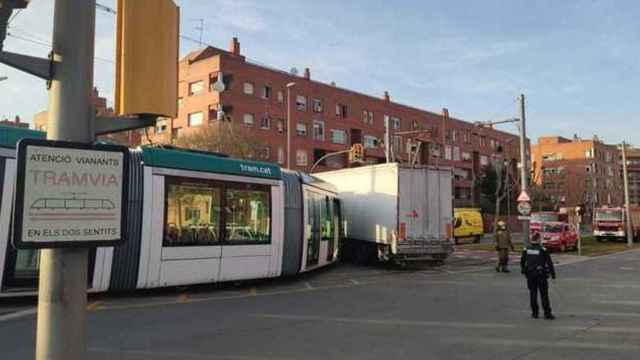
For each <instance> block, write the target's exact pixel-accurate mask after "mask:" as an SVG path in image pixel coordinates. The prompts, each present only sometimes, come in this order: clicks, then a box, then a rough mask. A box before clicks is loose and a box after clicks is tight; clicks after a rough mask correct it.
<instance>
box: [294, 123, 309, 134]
mask: <svg viewBox="0 0 640 360" xmlns="http://www.w3.org/2000/svg"><path fill="white" fill-rule="evenodd" d="M296 134H298V136H307V124H305V123H298V124H297V125H296Z"/></svg>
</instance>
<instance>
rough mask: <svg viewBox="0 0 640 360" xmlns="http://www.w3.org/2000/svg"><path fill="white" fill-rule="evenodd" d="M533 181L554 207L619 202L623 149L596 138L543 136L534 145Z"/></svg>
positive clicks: (612, 204) (620, 199)
mask: <svg viewBox="0 0 640 360" xmlns="http://www.w3.org/2000/svg"><path fill="white" fill-rule="evenodd" d="M531 159H532V163H533V168H534V176H533V181H534V182H535V183H536V184H537V185H539V186H540V188H541V189H542V192H543V193H544V194H545V195H546V196H547V197H548V199H549V201H550V203H551V205H552V206H554V207H562V206H568V207H575V206H577V205H579V204H585V205H586V208H587V210H588V211H590V210H591V208H592V207H593V206H603V205H611V206H619V205H622V204H623V199H624V189H623V185H622V179H621V177H620V168H621V161H620V151H619V150H618V148H617V147H616V146H615V145H607V144H604V143H602V142H601V141H599V140H598V139H597V138H595V137H594V139H591V140H585V139H580V138H578V137H577V136H575V137H574V138H573V139H566V138H563V137H559V136H551V137H541V138H539V139H538V143H537V144H535V145H532V146H531Z"/></svg>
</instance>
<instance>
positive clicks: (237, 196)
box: [0, 127, 342, 296]
mask: <svg viewBox="0 0 640 360" xmlns="http://www.w3.org/2000/svg"><path fill="white" fill-rule="evenodd" d="M44 135H45V134H44V133H42V132H37V131H32V130H25V129H16V128H9V127H0V188H2V193H1V195H0V204H1V206H0V279H1V281H2V283H1V288H0V294H2V295H5V296H7V295H8V296H15V295H19V294H32V293H34V292H35V291H36V287H37V278H38V262H39V254H38V251H37V250H23V249H15V248H14V247H13V245H12V242H11V239H10V227H11V211H12V199H13V191H14V182H15V174H16V160H15V155H16V153H15V152H16V150H15V148H16V143H17V142H18V141H19V140H20V139H21V138H25V137H30V138H43V137H44ZM129 156H130V167H129V171H130V172H129V193H128V197H129V198H128V202H127V206H128V218H127V219H126V230H125V232H124V233H125V235H126V241H125V243H124V244H123V245H121V246H117V247H99V248H94V249H92V250H91V251H90V262H89V269H88V272H89V282H90V283H89V288H90V291H92V292H105V291H127V290H134V289H145V288H157V287H167V286H182V285H190V284H202V283H215V282H224V281H238V280H249V279H261V278H275V277H280V276H292V275H296V274H300V273H303V272H306V271H310V270H313V269H316V268H319V267H323V266H326V265H329V264H331V263H334V262H335V261H337V258H338V249H339V243H340V239H341V233H342V229H341V227H342V218H341V207H340V201H339V199H338V198H337V196H336V189H335V188H334V187H333V186H332V185H330V184H328V183H326V182H323V181H321V180H319V179H317V178H314V177H312V176H309V175H306V174H302V173H298V172H290V171H284V170H281V169H280V168H279V167H278V166H276V165H273V164H269V163H262V162H255V161H244V160H236V159H231V158H228V157H224V156H221V155H217V154H211V153H203V152H194V151H187V150H181V149H175V148H160V147H142V148H138V149H135V150H130V153H129ZM47 204H48V203H45V204H43V206H48V205H47ZM69 211H82V209H78V208H69Z"/></svg>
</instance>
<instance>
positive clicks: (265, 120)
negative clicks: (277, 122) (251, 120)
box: [260, 115, 271, 130]
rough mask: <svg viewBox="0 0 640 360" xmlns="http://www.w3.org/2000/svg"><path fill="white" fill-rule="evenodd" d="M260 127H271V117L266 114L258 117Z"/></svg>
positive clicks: (267, 128) (266, 128)
mask: <svg viewBox="0 0 640 360" xmlns="http://www.w3.org/2000/svg"><path fill="white" fill-rule="evenodd" d="M260 128H261V129H265V130H269V129H270V128H271V119H270V118H269V116H268V115H263V116H262V118H260Z"/></svg>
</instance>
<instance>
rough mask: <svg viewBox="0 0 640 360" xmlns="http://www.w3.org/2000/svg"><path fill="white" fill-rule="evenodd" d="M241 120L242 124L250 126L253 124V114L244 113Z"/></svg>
mask: <svg viewBox="0 0 640 360" xmlns="http://www.w3.org/2000/svg"><path fill="white" fill-rule="evenodd" d="M242 121H243V122H244V124H245V125H246V126H248V127H252V126H253V121H254V116H253V114H244V116H243V117H242Z"/></svg>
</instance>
